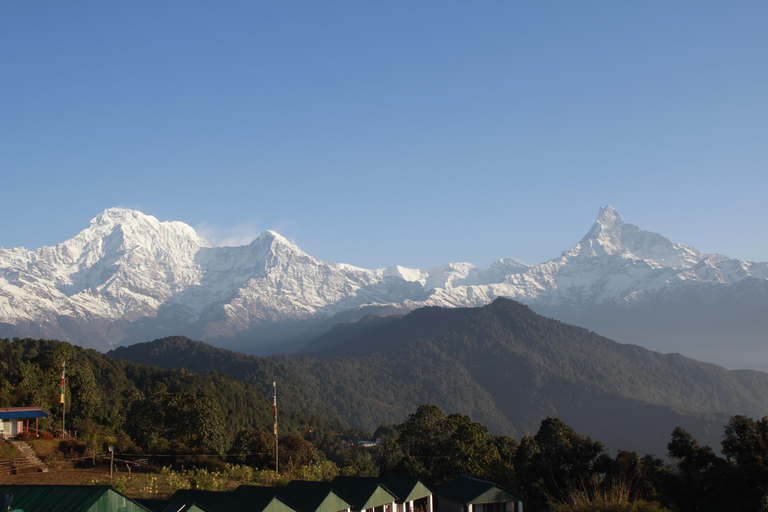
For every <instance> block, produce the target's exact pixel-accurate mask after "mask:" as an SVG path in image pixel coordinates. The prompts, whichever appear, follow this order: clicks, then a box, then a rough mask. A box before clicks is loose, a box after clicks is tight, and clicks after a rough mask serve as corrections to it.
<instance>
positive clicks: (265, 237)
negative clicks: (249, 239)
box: [254, 229, 293, 245]
mask: <svg viewBox="0 0 768 512" xmlns="http://www.w3.org/2000/svg"><path fill="white" fill-rule="evenodd" d="M256 242H269V243H272V242H279V243H283V244H288V245H293V244H291V242H289V241H288V240H287V239H286V238H285V237H284V236H283V235H281V234H280V233H278V232H277V231H272V230H271V229H268V230H266V231H265V232H263V233H262V234H260V235H259V236H258V237H257V238H256V240H254V243H256Z"/></svg>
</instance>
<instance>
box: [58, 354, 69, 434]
mask: <svg viewBox="0 0 768 512" xmlns="http://www.w3.org/2000/svg"><path fill="white" fill-rule="evenodd" d="M66 369H67V360H66V359H65V360H64V361H62V362H61V398H59V402H61V437H62V438H64V437H65V432H66V429H65V428H64V420H65V415H66V413H65V410H66V404H65V403H64V372H65V371H66Z"/></svg>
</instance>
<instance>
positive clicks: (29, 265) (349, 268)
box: [0, 206, 768, 369]
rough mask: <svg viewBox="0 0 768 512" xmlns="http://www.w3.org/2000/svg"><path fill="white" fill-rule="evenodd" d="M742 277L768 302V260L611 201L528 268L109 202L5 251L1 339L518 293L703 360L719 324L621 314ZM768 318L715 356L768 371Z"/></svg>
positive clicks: (214, 324)
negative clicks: (402, 254)
mask: <svg viewBox="0 0 768 512" xmlns="http://www.w3.org/2000/svg"><path fill="white" fill-rule="evenodd" d="M745 282H753V285H752V287H753V288H755V291H754V293H753V294H752V295H751V296H750V300H758V301H760V300H761V297H762V296H763V295H766V294H767V293H768V264H766V263H755V262H744V261H740V260H735V259H730V258H727V257H725V256H722V255H719V254H703V253H701V252H699V251H698V250H696V249H695V248H691V247H687V246H684V245H682V244H677V243H674V242H672V241H670V240H668V239H667V238H665V237H663V236H662V235H658V234H656V233H651V232H647V231H643V230H641V229H640V228H638V227H637V226H634V225H632V224H629V223H626V222H624V220H623V218H622V217H621V215H619V214H618V212H617V211H616V210H615V209H614V208H613V207H611V206H606V207H604V208H601V209H600V212H599V215H598V217H597V219H596V221H595V222H594V223H593V225H592V227H591V228H590V230H589V231H588V232H587V234H586V235H585V236H584V237H583V238H582V239H581V241H580V242H579V243H577V244H576V245H575V246H573V247H571V248H570V249H568V250H565V251H563V253H562V254H561V255H560V256H559V257H558V258H554V259H552V260H549V261H547V262H544V263H540V264H538V265H525V264H522V263H520V262H518V261H516V260H514V259H512V258H508V257H506V258H502V259H500V260H498V261H497V262H495V263H493V264H491V265H489V266H488V267H485V268H477V267H475V266H473V265H471V264H469V263H449V264H446V265H441V266H437V267H432V268H429V269H410V268H406V267H401V266H397V265H395V266H392V267H387V268H382V269H363V268H360V267H355V266H353V265H348V264H343V263H331V262H326V261H321V260H317V259H315V258H314V257H312V256H310V255H309V254H307V253H305V252H304V251H302V250H301V249H300V248H299V247H298V246H296V245H294V244H292V243H290V242H289V241H288V240H286V239H285V238H284V237H282V236H281V235H279V234H278V233H276V232H274V231H266V232H264V233H262V234H261V235H260V236H259V237H257V238H256V239H255V240H254V241H253V242H252V243H251V244H248V245H245V246H240V247H213V246H211V245H210V243H208V242H207V241H206V240H204V239H202V238H201V237H199V236H197V234H196V233H195V231H194V229H192V228H191V227H189V226H187V225H186V224H184V223H181V222H160V221H158V220H157V219H155V218H154V217H151V216H148V215H144V214H142V213H140V212H136V211H132V210H125V209H118V208H110V209H107V210H105V211H104V212H102V213H100V214H99V215H98V216H97V217H95V218H94V219H93V220H92V221H91V222H90V224H89V227H88V228H87V229H85V230H83V231H82V232H81V233H79V234H78V235H76V236H75V237H74V238H72V239H70V240H68V241H66V242H62V243H61V244H58V245H56V246H54V247H43V248H39V249H37V250H36V251H27V250H26V249H23V248H15V249H2V248H0V336H28V335H34V336H43V337H51V338H59V339H65V340H68V341H72V342H75V343H78V344H81V345H83V346H88V347H93V348H98V349H100V350H106V349H108V348H110V347H112V346H115V345H118V344H130V343H134V342H138V341H145V340H147V339H153V338H157V337H162V336H168V335H173V334H182V335H187V336H190V337H194V338H199V339H203V340H209V341H212V342H215V343H218V344H220V345H222V346H230V347H231V348H237V349H239V350H246V351H250V352H253V353H269V352H274V351H280V350H281V348H280V346H279V343H280V342H283V341H285V340H288V339H291V338H294V337H296V336H300V335H301V333H302V332H304V331H306V330H307V329H311V328H312V327H313V326H315V325H319V324H321V323H322V322H324V321H326V320H328V319H331V318H333V317H334V315H339V314H342V313H344V314H347V313H350V312H351V313H353V314H354V312H355V311H360V312H361V313H360V315H359V317H362V316H364V314H367V313H368V312H371V309H373V310H376V309H377V308H378V309H382V310H385V309H386V310H392V309H393V308H394V309H400V310H402V311H410V310H414V309H418V308H420V307H423V306H440V307H476V306H481V305H484V304H488V303H490V302H492V301H493V300H494V299H495V298H497V297H509V298H513V299H515V300H519V301H521V302H524V303H526V304H528V305H530V306H531V307H533V308H534V309H535V310H536V311H538V312H542V313H545V314H548V315H550V316H553V317H555V318H559V319H563V320H566V321H569V322H571V323H576V324H578V325H581V326H584V327H588V328H590V329H593V330H595V331H598V332H601V333H603V334H606V335H609V336H611V337H613V338H616V339H619V340H620V341H630V342H633V343H640V344H643V345H646V346H648V347H649V348H654V349H658V350H661V349H666V351H680V352H685V353H688V354H689V355H693V356H694V357H695V356H696V354H697V352H696V350H699V349H698V348H697V344H698V346H699V347H700V346H703V343H704V342H702V341H700V340H705V342H706V343H709V344H710V345H713V344H717V343H718V340H717V339H714V338H712V335H711V334H710V333H711V332H718V336H721V335H720V333H719V331H718V330H717V329H715V330H714V331H712V330H710V331H705V330H702V329H698V328H697V326H696V322H688V321H687V320H686V322H687V324H685V325H676V326H673V327H674V329H673V330H677V331H678V332H683V331H684V329H685V330H687V331H690V333H689V334H687V335H685V336H684V338H685V339H682V337H681V338H680V339H677V338H675V337H673V336H669V335H665V334H664V333H663V332H660V331H650V332H649V333H647V334H646V333H644V332H642V333H641V331H643V329H637V328H634V331H632V332H622V329H620V328H619V329H611V322H612V318H615V317H620V316H622V314H623V315H629V316H630V317H631V318H639V319H642V320H643V322H645V323H646V324H648V325H653V323H654V318H653V315H654V314H655V313H653V312H652V311H651V308H650V306H649V305H652V304H654V303H657V302H664V301H666V303H665V304H666V307H667V308H670V307H672V308H673V309H674V308H675V307H684V305H680V304H677V303H676V302H675V300H676V299H675V297H679V296H683V295H685V294H684V293H683V292H684V291H687V290H698V292H699V293H701V294H702V295H703V296H705V297H706V298H707V300H709V301H710V302H711V303H712V306H711V307H712V308H715V309H716V308H718V307H722V308H724V310H728V308H731V309H733V310H734V311H738V310H739V309H746V310H749V305H748V304H746V303H745V300H744V299H743V298H740V288H741V287H743V283H745ZM764 304H768V302H764ZM707 307H710V306H707ZM614 310H618V311H619V312H620V314H618V315H617V314H615V313H613V312H612V311H614ZM363 311H366V313H362V312H363ZM728 311H730V310H728ZM709 316H711V315H709ZM762 316H763V315H752V316H751V317H750V318H749V319H748V320H747V322H746V323H745V322H743V321H742V322H740V324H734V323H733V322H731V323H730V324H729V323H728V320H727V317H725V318H724V320H723V325H727V329H724V330H725V332H726V333H730V336H728V337H729V338H730V339H731V340H733V339H739V337H740V334H739V332H738V329H739V328H740V326H745V327H744V329H745V332H746V331H748V332H749V333H750V334H748V336H746V335H745V336H746V337H745V338H744V341H743V343H742V345H744V346H745V347H747V348H748V349H749V350H750V351H751V353H750V354H749V355H745V356H743V357H742V358H741V360H739V361H738V362H736V361H734V362H731V363H729V362H728V361H720V360H716V361H715V362H720V363H721V364H730V365H731V366H732V367H733V366H735V365H739V364H741V365H742V366H743V365H744V364H745V363H749V364H752V365H753V366H752V367H755V368H760V369H768V358H767V357H766V355H765V354H764V353H761V354H760V359H759V361H757V358H756V357H754V355H755V354H757V351H756V349H754V347H756V346H759V345H760V343H761V342H763V341H765V337H764V335H761V334H759V333H760V332H763V329H762V328H763V327H768V320H765V319H763V318H762ZM582 319H586V320H582ZM630 323H631V322H630ZM635 323H639V321H638V322H635ZM646 329H647V328H646ZM643 336H644V337H645V338H646V339H645V340H643V339H641V337H643ZM720 341H723V342H724V340H723V339H720ZM654 343H655V345H654ZM750 347H751V348H750ZM702 350H703V349H702ZM731 357H732V358H733V357H736V356H735V355H733V354H732V355H731ZM705 359H706V357H705ZM760 365H762V366H760Z"/></svg>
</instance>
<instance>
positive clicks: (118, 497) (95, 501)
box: [0, 485, 149, 512]
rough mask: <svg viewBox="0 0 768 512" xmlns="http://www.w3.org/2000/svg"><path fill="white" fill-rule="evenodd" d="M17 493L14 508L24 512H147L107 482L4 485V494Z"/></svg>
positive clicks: (13, 503)
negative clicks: (96, 483) (105, 484)
mask: <svg viewBox="0 0 768 512" xmlns="http://www.w3.org/2000/svg"><path fill="white" fill-rule="evenodd" d="M5 493H11V494H13V501H11V509H13V510H17V509H23V510H24V512H146V511H147V510H149V509H147V508H144V507H143V506H141V505H139V504H138V503H136V502H135V501H133V500H130V499H128V498H126V497H125V496H123V495H122V494H120V493H119V492H117V491H115V490H113V489H112V488H111V487H108V486H104V485H0V494H5Z"/></svg>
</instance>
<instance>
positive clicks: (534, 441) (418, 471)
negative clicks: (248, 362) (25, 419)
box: [0, 340, 768, 512]
mask: <svg viewBox="0 0 768 512" xmlns="http://www.w3.org/2000/svg"><path fill="white" fill-rule="evenodd" d="M64 359H66V360H67V368H68V380H67V390H66V393H67V394H66V396H67V398H68V400H67V403H66V407H67V421H68V430H69V429H72V430H76V431H77V437H78V439H79V440H78V441H76V442H72V441H65V442H62V441H60V440H45V439H36V440H32V443H33V445H35V447H36V449H37V450H38V451H39V452H40V453H41V454H42V455H43V456H44V458H46V459H48V460H56V459H57V458H59V459H61V458H63V459H68V460H72V461H84V460H88V458H91V459H92V458H94V457H96V456H97V455H104V454H105V453H106V448H107V446H115V450H116V452H117V453H118V454H119V455H120V456H121V457H126V458H133V459H136V458H139V457H146V458H148V460H149V464H150V465H151V466H154V468H150V469H151V471H150V472H149V473H142V474H133V475H130V476H128V475H125V474H123V475H119V476H115V478H114V479H113V485H115V487H116V488H117V489H118V490H124V491H125V492H127V493H128V494H129V495H132V496H144V497H163V496H166V495H167V494H169V493H170V492H173V491H174V490H175V489H178V488H184V487H188V488H197V489H213V490H222V489H229V488H231V487H233V486H234V485H237V484H238V483H249V484H255V485H284V484H285V483H286V482H287V481H289V480H291V479H304V480H328V479H331V478H333V477H334V476H336V475H339V474H342V475H350V476H374V475H377V474H380V475H382V476H415V477H418V478H421V479H422V480H423V481H425V482H426V483H428V484H429V485H431V486H432V487H438V486H440V485H442V484H444V483H446V482H448V481H449V480H451V479H452V478H453V477H455V476H457V475H459V474H467V475H470V476H475V477H478V478H483V479H487V480H491V481H494V482H497V483H499V484H500V485H502V486H505V487H508V488H510V489H511V490H514V491H517V492H519V493H520V494H521V495H523V496H525V497H526V510H532V511H537V510H538V511H552V512H566V511H573V512H580V511H587V510H593V511H606V512H607V511H634V512H642V511H662V510H672V511H679V512H689V511H690V512H694V511H695V512H708V511H715V510H725V509H734V510H768V483H767V482H768V419H766V418H764V419H762V420H752V419H750V418H746V417H743V416H734V417H732V418H731V420H730V422H729V423H728V425H727V426H725V436H724V440H723V442H722V454H723V456H719V455H717V454H716V453H715V452H714V451H713V450H712V449H711V448H710V447H708V446H700V445H699V444H698V443H697V441H696V440H695V439H694V438H693V437H692V436H691V435H690V434H689V433H687V432H686V431H685V430H683V429H680V428H676V429H675V430H674V432H673V433H672V436H671V440H670V442H669V445H668V450H669V456H670V458H671V460H673V461H674V462H673V463H672V464H669V463H665V462H664V461H662V460H661V459H658V458H655V457H652V456H650V455H646V456H640V455H638V454H637V453H635V452H628V451H619V452H617V453H616V455H615V456H611V455H609V454H608V453H606V451H605V447H604V445H603V444H602V443H601V442H599V441H593V440H592V439H590V438H589V437H586V436H583V435H580V434H578V433H577V432H576V431H575V430H574V429H572V428H571V427H570V426H568V425H567V424H566V423H565V422H563V421H562V420H560V419H557V418H546V419H545V420H543V421H542V422H541V424H540V426H539V429H538V431H537V432H536V434H533V435H532V434H526V435H524V436H523V437H522V438H521V439H519V440H518V439H515V438H513V437H510V436H505V435H494V434H491V433H490V431H489V429H488V428H487V427H486V426H484V425H482V424H480V423H477V422H474V421H472V419H471V418H470V417H469V416H465V415H461V414H449V415H446V414H444V413H443V412H442V411H441V410H440V409H439V408H438V407H435V406H432V405H422V406H420V407H418V409H417V410H416V411H414V412H413V413H411V414H410V415H409V416H408V418H407V419H406V420H405V421H404V422H403V423H401V424H397V425H381V426H380V427H379V428H378V429H377V431H376V432H375V433H374V437H376V438H379V439H380V440H381V442H380V444H379V445H378V447H377V448H375V449H366V448H362V447H361V445H359V444H357V443H347V444H346V445H345V444H344V443H343V442H342V439H344V438H345V437H346V436H352V435H354V434H359V433H358V432H355V431H354V430H352V429H350V428H349V427H347V426H345V425H344V424H343V423H342V422H341V421H340V420H338V418H330V419H329V418H326V417H322V416H319V415H305V414H301V413H297V412H290V413H287V414H283V415H282V416H281V418H280V420H281V422H280V432H281V437H280V440H279V467H280V473H279V474H278V473H276V472H275V471H274V470H273V469H274V461H275V451H274V449H275V447H274V437H273V435H272V434H271V433H268V432H271V426H272V421H273V417H272V407H271V403H270V401H269V399H268V398H267V397H265V396H264V395H263V394H262V393H261V392H259V391H257V390H256V389H255V388H254V387H253V386H251V385H249V384H246V383H243V382H240V381H235V380H234V379H232V378H230V377H229V376H227V375H224V374H217V373H210V374H208V375H198V374H194V373H191V372H189V371H186V370H184V369H181V370H174V369H169V370H162V369H159V368H155V367H151V366H147V365H138V364H133V363H128V362H125V361H118V360H114V359H111V358H107V357H104V356H102V355H101V354H99V353H97V352H95V351H88V350H84V349H81V348H78V347H73V346H71V345H69V344H66V343H61V342H55V341H46V340H15V341H13V342H11V341H9V340H0V406H10V405H17V406H25V405H42V406H43V407H44V408H46V409H47V410H48V411H49V412H50V413H51V414H52V415H53V416H52V418H50V419H48V420H46V421H44V422H43V428H45V429H47V430H49V431H57V430H60V428H61V423H60V420H58V419H57V417H56V416H57V414H56V412H57V411H56V409H57V408H58V394H59V391H60V390H59V387H58V384H59V382H60V380H59V379H60V371H61V366H60V365H61V361H62V360H64ZM92 483H105V482H104V481H102V480H96V481H94V482H92Z"/></svg>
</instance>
